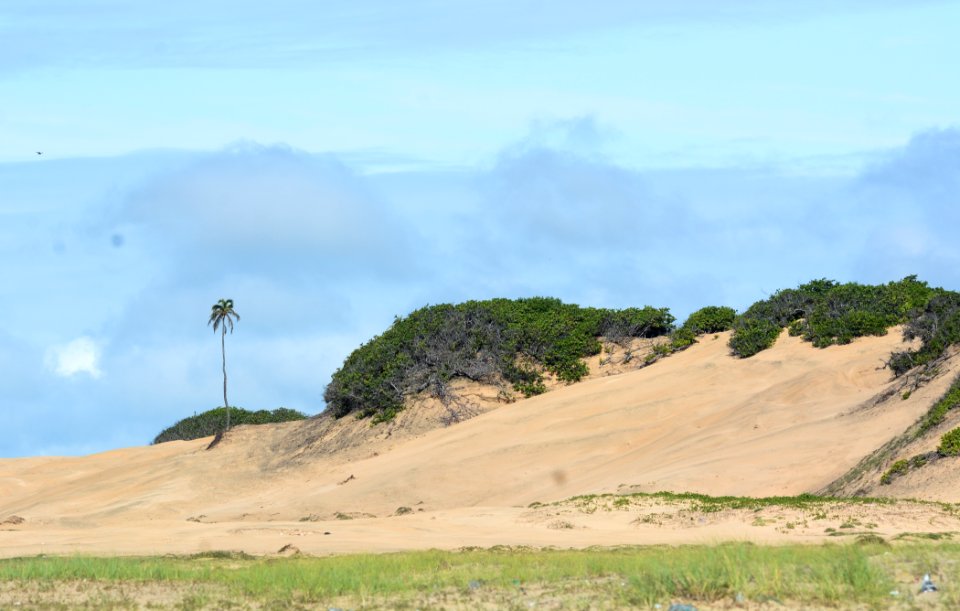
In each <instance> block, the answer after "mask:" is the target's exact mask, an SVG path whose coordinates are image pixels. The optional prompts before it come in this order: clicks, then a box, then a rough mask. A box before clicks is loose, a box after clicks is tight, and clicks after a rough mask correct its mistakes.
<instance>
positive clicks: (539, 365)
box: [324, 297, 674, 420]
mask: <svg viewBox="0 0 960 611" xmlns="http://www.w3.org/2000/svg"><path fill="white" fill-rule="evenodd" d="M673 321H674V318H673V316H672V315H671V314H670V313H669V310H667V309H666V308H659V309H658V308H652V307H644V308H628V309H625V310H606V309H598V308H582V307H580V306H577V305H573V304H565V303H563V302H561V301H560V300H558V299H550V298H543V297H535V298H530V299H516V300H510V299H492V300H488V301H469V302H466V303H462V304H458V305H450V304H443V305H436V306H428V307H425V308H422V309H419V310H417V311H415V312H413V313H411V314H410V315H409V316H407V317H405V318H397V319H396V320H394V323H393V325H392V326H391V327H390V328H389V329H387V331H386V332H384V333H383V334H382V335H380V336H378V337H375V338H373V339H372V340H371V341H369V342H367V343H366V344H364V345H363V346H361V347H360V348H358V349H357V350H355V351H354V352H353V353H352V354H351V355H350V356H349V357H347V360H346V361H345V362H344V364H343V366H342V367H341V368H340V369H339V370H337V372H336V373H334V374H333V379H332V380H331V382H330V384H329V385H328V386H327V389H326V392H325V393H324V399H325V400H326V402H327V409H329V410H330V411H331V413H332V414H333V415H334V416H336V417H338V418H339V417H342V416H345V415H347V414H351V413H354V414H356V415H358V416H359V417H367V416H375V417H376V418H377V419H380V420H389V419H390V418H392V417H393V416H394V415H395V414H396V413H397V412H398V411H399V410H401V409H403V402H404V398H405V397H407V396H410V395H415V394H418V393H421V392H423V391H427V392H429V393H431V394H432V395H433V396H436V397H439V398H441V399H443V398H445V397H446V396H447V392H448V383H449V382H450V380H452V379H454V378H458V377H459V378H468V379H470V380H474V381H479V382H496V381H499V380H501V379H503V380H506V381H507V382H509V383H511V384H513V386H514V388H515V389H516V390H518V391H519V392H523V393H524V394H526V395H528V396H529V395H534V394H538V393H540V392H543V391H544V390H545V387H544V384H543V377H542V375H541V373H540V371H541V369H544V370H546V371H549V372H551V373H553V374H554V375H556V376H557V378H558V379H560V380H563V381H566V382H576V381H579V380H580V379H581V378H582V377H583V376H585V375H586V374H587V367H586V365H585V364H584V363H583V361H582V360H581V359H583V358H584V357H587V356H591V355H594V354H598V353H599V352H600V349H601V346H600V342H599V340H598V338H599V337H601V336H604V337H607V338H608V339H610V340H611V341H624V340H626V339H629V338H635V337H658V336H662V335H665V334H667V333H669V332H670V331H671V330H672V328H673V327H672V325H673Z"/></svg>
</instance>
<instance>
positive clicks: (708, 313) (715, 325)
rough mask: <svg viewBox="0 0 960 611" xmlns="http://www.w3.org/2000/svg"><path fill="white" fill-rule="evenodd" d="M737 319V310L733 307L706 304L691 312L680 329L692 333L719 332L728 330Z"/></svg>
mask: <svg viewBox="0 0 960 611" xmlns="http://www.w3.org/2000/svg"><path fill="white" fill-rule="evenodd" d="M736 319H737V312H736V310H734V309H733V308H728V307H726V306H707V307H705V308H700V309H699V310H697V311H696V312H694V313H693V314H691V315H690V316H689V317H688V318H687V320H686V322H684V323H683V326H682V327H681V329H686V330H687V331H689V332H691V333H693V334H694V335H703V334H704V333H720V332H721V331H729V330H730V329H732V328H733V322H734V321H735V320H736Z"/></svg>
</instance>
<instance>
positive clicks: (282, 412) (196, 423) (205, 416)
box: [153, 407, 307, 444]
mask: <svg viewBox="0 0 960 611" xmlns="http://www.w3.org/2000/svg"><path fill="white" fill-rule="evenodd" d="M306 417H307V416H306V414H302V413H300V412H298V411H296V410H293V409H287V408H285V407H280V408H277V409H275V410H273V411H268V410H265V409H261V410H257V411H255V412H251V411H248V410H245V409H243V408H242V407H231V408H230V420H231V423H232V424H233V425H238V424H271V423H276V422H290V421H293V420H303V419H304V418H306ZM225 421H226V410H225V409H224V408H222V407H217V408H214V409H211V410H208V411H205V412H203V413H201V414H195V415H193V416H190V417H189V418H184V419H183V420H180V421H179V422H177V423H176V424H174V425H173V426H171V427H168V428H166V429H164V430H163V431H162V432H161V433H160V434H159V435H157V436H156V437H155V438H154V440H153V443H155V444H156V443H163V442H165V441H176V440H183V441H189V440H191V439H200V438H201V437H209V436H210V435H215V434H216V433H217V432H218V431H221V430H222V429H223V425H224V422H225Z"/></svg>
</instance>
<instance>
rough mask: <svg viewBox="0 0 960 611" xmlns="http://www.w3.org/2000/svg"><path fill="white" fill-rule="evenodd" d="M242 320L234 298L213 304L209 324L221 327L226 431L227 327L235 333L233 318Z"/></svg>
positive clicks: (228, 428)
mask: <svg viewBox="0 0 960 611" xmlns="http://www.w3.org/2000/svg"><path fill="white" fill-rule="evenodd" d="M234 319H237V320H240V315H239V314H237V313H236V312H235V311H234V309H233V299H221V300H220V301H218V302H217V303H215V304H213V307H212V308H211V309H210V320H208V321H207V325H213V332H214V333H216V332H217V329H221V330H222V333H221V334H220V354H221V356H222V357H223V407H224V408H226V410H227V426H226V428H225V429H224V430H225V431H228V430H230V404H229V403H227V344H226V340H227V327H229V328H230V333H233V320H234Z"/></svg>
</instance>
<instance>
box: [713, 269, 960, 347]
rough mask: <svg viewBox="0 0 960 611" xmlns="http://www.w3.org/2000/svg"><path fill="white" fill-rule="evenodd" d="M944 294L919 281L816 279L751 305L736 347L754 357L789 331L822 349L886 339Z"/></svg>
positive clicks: (737, 326) (738, 325) (738, 326)
mask: <svg viewBox="0 0 960 611" xmlns="http://www.w3.org/2000/svg"><path fill="white" fill-rule="evenodd" d="M944 293H945V292H944V291H943V289H933V288H930V287H928V286H927V283H925V282H921V281H919V280H917V278H916V276H908V277H906V278H904V279H903V280H900V281H898V282H890V283H888V284H882V285H865V284H857V283H855V282H851V283H847V284H839V283H837V282H835V281H833V280H826V279H821V280H814V281H812V282H808V283H806V284H802V285H800V286H799V287H797V288H796V289H784V290H780V291H777V292H776V293H774V294H773V295H772V296H771V297H770V298H769V299H765V300H763V301H758V302H756V303H754V304H753V305H752V306H750V307H749V308H748V309H747V310H746V311H745V312H744V313H743V314H741V315H740V316H739V317H738V318H737V320H736V321H735V322H734V324H733V330H734V333H733V337H732V338H731V339H730V348H731V350H732V352H733V354H734V355H735V356H739V357H744V358H745V357H749V356H753V355H754V354H756V353H758V352H760V351H761V350H765V349H767V348H769V347H770V346H772V345H773V343H774V342H775V341H776V339H777V337H778V336H779V335H780V332H781V331H782V330H783V329H784V328H785V327H788V328H789V330H790V334H791V335H794V336H797V335H799V336H801V337H803V339H805V340H807V341H809V342H811V343H812V344H813V345H814V346H816V347H818V348H824V347H826V346H831V345H834V344H848V343H850V342H851V341H852V340H853V339H854V338H857V337H863V336H866V335H885V334H886V333H887V329H889V328H890V327H892V326H895V325H898V324H904V323H907V322H908V321H910V320H911V319H912V318H915V317H916V316H917V315H918V313H919V311H921V310H922V309H923V308H926V307H928V305H929V304H930V302H931V300H932V299H933V298H934V297H935V296H937V295H943V294H944ZM957 340H960V334H958V336H957V337H956V338H955V339H954V341H957Z"/></svg>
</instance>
